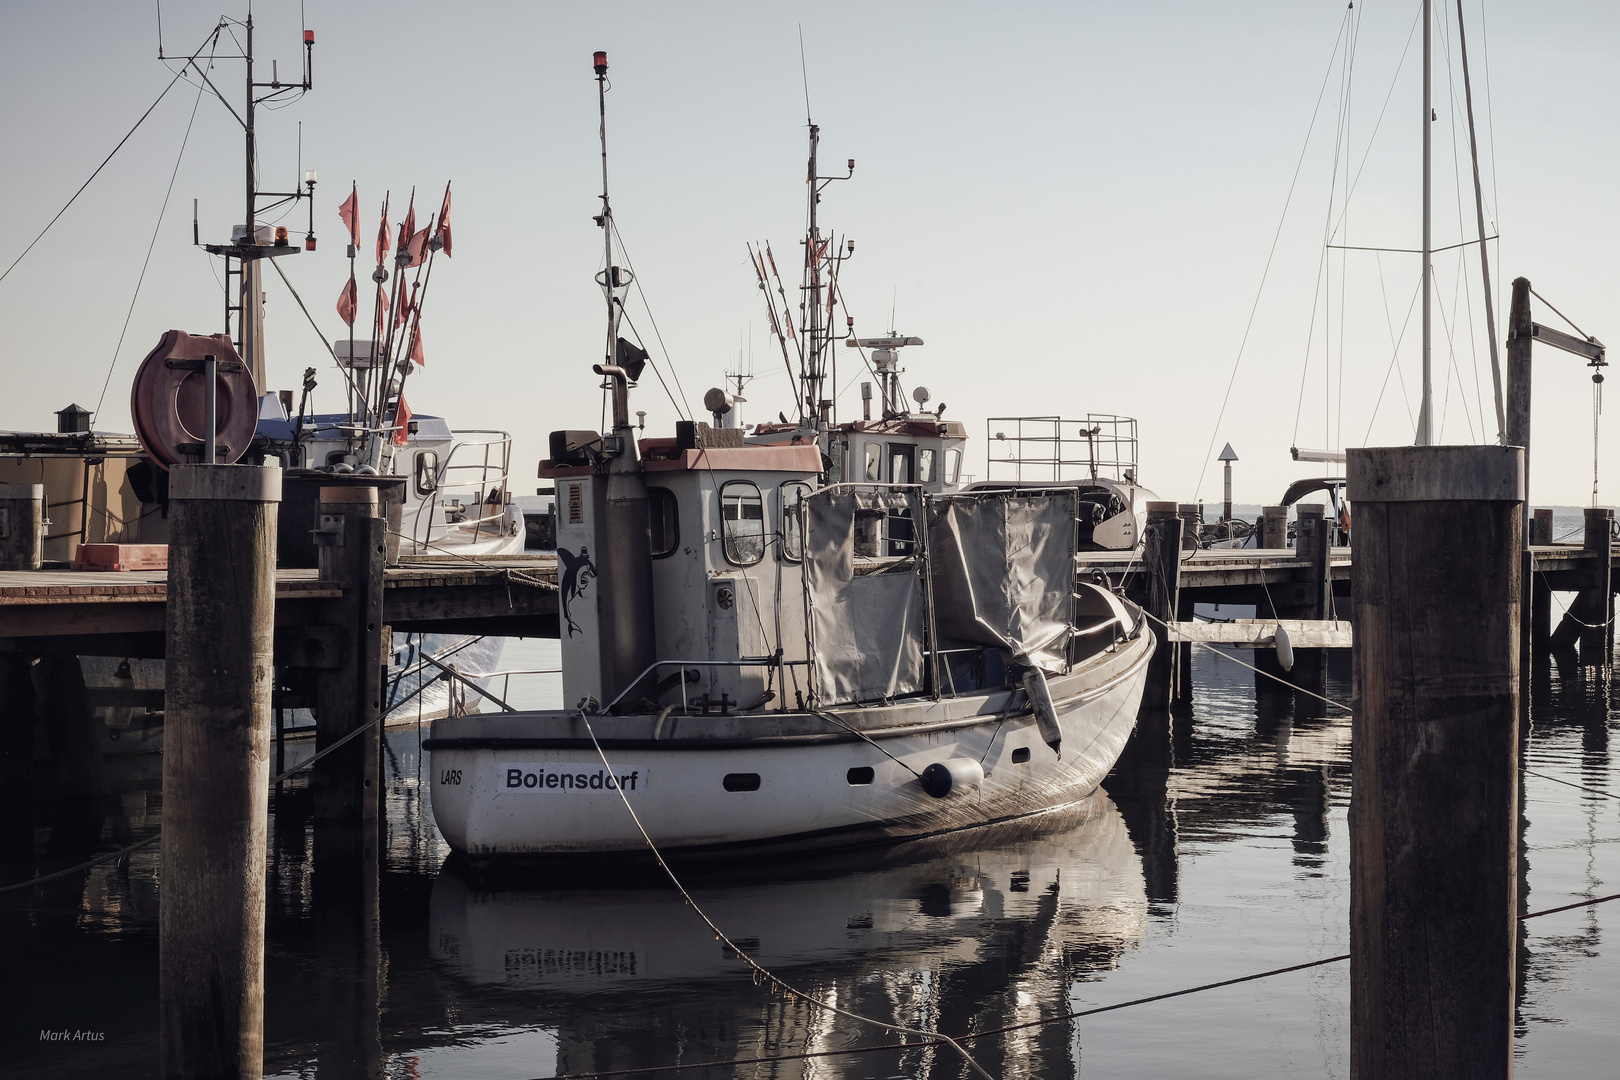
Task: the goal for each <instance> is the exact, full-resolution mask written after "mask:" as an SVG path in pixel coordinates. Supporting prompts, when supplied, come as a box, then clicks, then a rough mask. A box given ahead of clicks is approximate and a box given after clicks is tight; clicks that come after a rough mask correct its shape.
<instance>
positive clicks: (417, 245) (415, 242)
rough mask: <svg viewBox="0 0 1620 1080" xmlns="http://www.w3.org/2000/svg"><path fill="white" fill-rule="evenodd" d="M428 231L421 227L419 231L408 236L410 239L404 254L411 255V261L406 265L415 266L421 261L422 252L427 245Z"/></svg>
mask: <svg viewBox="0 0 1620 1080" xmlns="http://www.w3.org/2000/svg"><path fill="white" fill-rule="evenodd" d="M430 231H431V230H429V229H423V230H422V231H421V232H419V233H416V234H415V235H413V236H412V237H411V238H410V241H409V243H408V244H407V246H406V254H408V255H409V256H410V257H411V261H410V263H409V264H408V265H410V266H416V265H418V264H419V263H421V261H422V252H423V250H424V249H425V248H426V247H427V241H428V233H429V232H430Z"/></svg>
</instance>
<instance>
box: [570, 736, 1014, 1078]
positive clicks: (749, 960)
mask: <svg viewBox="0 0 1620 1080" xmlns="http://www.w3.org/2000/svg"><path fill="white" fill-rule="evenodd" d="M579 718H580V720H581V721H582V722H583V723H584V724H585V730H586V732H588V733H589V734H590V736H591V745H592V746H594V747H596V755H597V757H599V758H601V759H602V767H603V768H604V769H606V770H607V771H608V772H609V773H613V765H612V764H611V763H610V762H609V761H608V759H607V754H606V753H604V752H603V751H602V744H601V743H600V742H599V741H597V738H596V728H595V726H594V725H593V724H592V723H591V718H590V716H588V715H587V714H586V713H585V712H584V711H583V710H581V711H580V713H579ZM615 775H616V774H615ZM614 790H616V791H617V792H618V793H619V800H620V801H621V802H623V803H624V808H625V809H626V810H628V811H629V812H630V820H631V821H633V822H635V825H636V831H637V832H639V833H641V838H642V839H643V840H645V841H646V842H647V850H648V851H650V852H652V856H653V858H654V859H656V860H658V865H659V866H660V867H662V868H663V871H664V873H665V874H667V875H668V876H669V880H670V883H671V884H673V885H674V886H675V889H676V891H677V892H679V893H680V894H681V898H682V899H683V900H685V901H686V903H687V906H688V907H690V908H691V909H692V910H693V911H695V912H697V915H698V918H700V919H702V920H703V922H704V924H705V925H706V926H708V928H709V929H710V930H712V931H713V932H714V936H715V937H716V938H717V939H719V940H720V941H721V942H722V943H724V944H725V946H726V948H728V949H730V950H731V951H732V952H733V953H734V954H736V956H737V959H739V960H741V961H742V962H743V963H745V964H747V965H748V966H749V967H750V968H752V969H753V970H754V975H755V977H756V978H761V979H764V980H765V981H766V983H767V984H768V985H770V986H771V987H772V988H773V989H780V990H781V991H782V992H783V993H784V994H787V995H789V996H791V997H795V998H798V999H799V1000H800V1001H803V1002H805V1003H807V1004H810V1005H814V1006H816V1007H818V1008H821V1009H825V1010H827V1011H828V1012H832V1013H836V1014H838V1015H839V1016H845V1017H848V1018H849V1019H851V1020H858V1021H860V1022H861V1023H863V1024H871V1025H873V1026H875V1027H879V1028H882V1029H883V1030H884V1031H899V1032H902V1033H904V1034H906V1035H917V1036H920V1037H922V1038H923V1039H925V1040H929V1041H930V1042H931V1043H932V1044H934V1045H937V1044H939V1043H940V1042H944V1043H946V1044H948V1045H949V1046H951V1047H952V1048H953V1049H955V1050H956V1051H957V1053H959V1054H961V1055H962V1060H963V1062H964V1063H965V1064H966V1065H967V1066H968V1068H970V1069H972V1070H973V1071H974V1072H975V1073H977V1074H978V1075H979V1076H982V1077H984V1080H995V1078H994V1077H992V1076H991V1075H990V1074H989V1073H988V1072H986V1071H985V1069H984V1067H983V1066H982V1065H980V1064H979V1063H978V1062H977V1061H974V1060H973V1056H972V1055H971V1054H969V1053H968V1052H967V1051H966V1050H965V1049H963V1047H962V1045H961V1044H960V1043H959V1042H957V1040H955V1039H953V1038H951V1037H950V1036H949V1035H945V1034H943V1033H940V1032H934V1031H924V1030H922V1029H919V1028H912V1027H907V1026H905V1025H904V1024H896V1023H891V1022H889V1021H885V1020H878V1019H875V1018H873V1017H870V1016H863V1015H861V1014H860V1013H857V1012H851V1011H850V1010H848V1009H843V1008H840V1007H839V1006H837V1005H830V1004H828V1003H827V1002H825V1001H822V1000H821V999H820V998H816V997H812V996H811V995H809V994H807V993H805V992H804V991H802V990H800V989H798V988H796V987H793V986H790V985H788V984H787V983H785V982H783V981H782V980H781V979H779V978H778V977H777V976H775V975H773V974H771V973H770V972H769V971H767V970H766V969H765V968H763V967H761V966H760V964H759V962H758V961H756V960H755V959H754V958H753V957H751V956H749V955H748V954H747V953H746V952H744V951H743V950H742V949H741V948H739V947H738V946H737V944H736V943H735V942H734V941H732V940H731V939H730V938H729V937H727V936H726V935H725V932H724V931H722V930H721V929H720V927H719V926H717V925H716V924H715V922H714V920H713V919H711V918H709V916H708V913H707V912H705V911H704V910H703V909H702V908H701V907H699V906H698V903H697V901H696V900H694V899H692V894H691V893H689V892H687V891H686V886H685V885H683V884H682V883H681V879H680V878H678V877H676V876H675V871H674V870H672V869H670V866H669V863H667V862H665V861H664V855H663V853H662V852H660V851H659V850H658V845H657V844H655V843H653V838H652V837H651V836H649V835H648V833H647V830H646V828H645V827H644V826H643V825H642V824H641V817H640V816H639V815H638V814H637V813H636V808H635V807H634V806H631V805H630V796H628V795H626V794H625V793H624V788H623V787H622V786H619V785H617V784H616V785H614ZM916 1045H923V1044H916ZM586 1075H590V1074H586Z"/></svg>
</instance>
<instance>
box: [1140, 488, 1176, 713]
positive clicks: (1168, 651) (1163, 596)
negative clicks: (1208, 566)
mask: <svg viewBox="0 0 1620 1080" xmlns="http://www.w3.org/2000/svg"><path fill="white" fill-rule="evenodd" d="M1183 525H1184V522H1183V521H1182V519H1181V518H1180V517H1178V516H1177V514H1176V504H1175V503H1173V502H1150V503H1148V506H1147V526H1146V527H1145V529H1144V530H1143V540H1142V567H1143V569H1144V570H1145V572H1146V573H1147V588H1146V590H1145V591H1144V601H1145V602H1144V603H1143V610H1145V611H1146V612H1147V613H1148V617H1149V622H1150V623H1152V625H1153V633H1154V635H1155V636H1156V637H1157V638H1158V639H1159V645H1158V647H1157V648H1156V649H1154V650H1153V659H1152V660H1149V661H1148V671H1147V687H1146V689H1145V690H1144V691H1143V693H1142V711H1143V712H1144V713H1146V712H1149V711H1152V712H1161V711H1163V710H1165V709H1168V708H1169V707H1170V697H1171V694H1172V692H1173V690H1174V685H1175V670H1176V664H1175V660H1176V653H1178V652H1179V651H1180V650H1179V649H1178V648H1177V647H1176V646H1175V645H1174V644H1172V643H1171V642H1170V638H1169V631H1168V630H1166V629H1165V624H1166V623H1169V622H1173V621H1174V620H1175V618H1176V601H1177V599H1178V597H1179V594H1180V591H1181V535H1182V532H1181V531H1182V528H1183Z"/></svg>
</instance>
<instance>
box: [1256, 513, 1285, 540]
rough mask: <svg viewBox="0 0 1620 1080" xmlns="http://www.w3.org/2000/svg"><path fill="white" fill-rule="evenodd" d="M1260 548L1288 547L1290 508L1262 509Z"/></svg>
mask: <svg viewBox="0 0 1620 1080" xmlns="http://www.w3.org/2000/svg"><path fill="white" fill-rule="evenodd" d="M1260 546H1261V547H1263V548H1285V547H1287V546H1288V507H1286V506H1263V507H1261V508H1260Z"/></svg>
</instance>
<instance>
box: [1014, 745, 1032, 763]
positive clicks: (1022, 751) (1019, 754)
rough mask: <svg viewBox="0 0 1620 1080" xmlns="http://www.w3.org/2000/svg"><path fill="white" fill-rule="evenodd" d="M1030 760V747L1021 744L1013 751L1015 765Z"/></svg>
mask: <svg viewBox="0 0 1620 1080" xmlns="http://www.w3.org/2000/svg"><path fill="white" fill-rule="evenodd" d="M1028 760H1029V747H1027V746H1020V747H1019V748H1018V749H1016V750H1014V751H1013V753H1012V762H1013V764H1014V765H1022V764H1023V763H1024V762H1026V761H1028Z"/></svg>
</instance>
